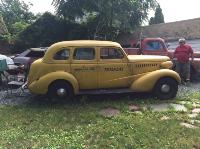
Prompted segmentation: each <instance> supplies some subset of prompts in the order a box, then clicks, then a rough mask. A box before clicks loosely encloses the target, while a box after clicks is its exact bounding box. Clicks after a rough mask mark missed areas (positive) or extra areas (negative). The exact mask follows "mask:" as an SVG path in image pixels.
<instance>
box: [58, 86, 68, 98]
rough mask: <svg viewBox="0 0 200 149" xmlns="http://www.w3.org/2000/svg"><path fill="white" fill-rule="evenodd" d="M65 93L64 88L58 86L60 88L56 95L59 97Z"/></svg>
mask: <svg viewBox="0 0 200 149" xmlns="http://www.w3.org/2000/svg"><path fill="white" fill-rule="evenodd" d="M66 94H67V92H66V90H65V89H64V88H60V89H58V90H57V95H58V96H59V97H64V96H66Z"/></svg>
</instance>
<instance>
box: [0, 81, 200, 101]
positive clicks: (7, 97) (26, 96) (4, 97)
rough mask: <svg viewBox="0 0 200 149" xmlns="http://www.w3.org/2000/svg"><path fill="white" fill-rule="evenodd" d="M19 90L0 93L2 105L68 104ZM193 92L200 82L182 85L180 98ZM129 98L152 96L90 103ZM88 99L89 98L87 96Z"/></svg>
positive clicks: (138, 95)
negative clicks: (19, 91) (18, 91)
mask: <svg viewBox="0 0 200 149" xmlns="http://www.w3.org/2000/svg"><path fill="white" fill-rule="evenodd" d="M16 91H17V90H15V91H14V92H13V94H11V93H8V92H6V91H0V105H41V104H52V103H55V102H62V104H63V102H64V103H66V104H67V102H68V101H49V99H48V98H47V97H46V96H36V95H32V94H30V93H29V91H28V90H25V92H24V93H23V94H22V95H19V93H16ZM191 91H193V92H194V91H200V82H199V83H191V84H190V85H189V86H184V85H180V86H179V91H178V96H180V95H181V96H185V95H187V94H188V92H191ZM119 96H120V97H127V96H131V97H133V98H136V99H138V98H139V99H141V98H142V99H148V98H151V94H144V93H132V94H131V95H130V94H114V95H113V94H112V95H110V94H108V95H100V96H99V95H96V96H94V95H93V96H92V98H91V100H90V97H89V101H91V102H95V101H96V100H97V101H98V98H100V99H102V97H103V98H105V100H106V99H111V100H112V99H113V100H115V99H116V98H118V97H119ZM84 98H85V97H83V96H77V97H75V100H76V99H77V101H78V102H81V100H83V99H84ZM87 98H88V96H87Z"/></svg>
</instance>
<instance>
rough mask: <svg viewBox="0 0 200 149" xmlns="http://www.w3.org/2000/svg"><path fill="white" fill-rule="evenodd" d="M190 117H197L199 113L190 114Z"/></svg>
mask: <svg viewBox="0 0 200 149" xmlns="http://www.w3.org/2000/svg"><path fill="white" fill-rule="evenodd" d="M188 116H189V118H196V117H197V116H198V114H197V113H192V114H188Z"/></svg>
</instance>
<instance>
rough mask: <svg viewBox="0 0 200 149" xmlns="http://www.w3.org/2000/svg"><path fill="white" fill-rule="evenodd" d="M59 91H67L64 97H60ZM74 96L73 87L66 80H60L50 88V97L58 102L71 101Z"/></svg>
mask: <svg viewBox="0 0 200 149" xmlns="http://www.w3.org/2000/svg"><path fill="white" fill-rule="evenodd" d="M59 90H63V91H65V93H64V94H63V95H61V94H60V95H59V93H58V92H59ZM73 96H74V91H73V88H72V85H71V84H70V83H69V82H67V81H65V80H58V81H55V82H53V83H52V84H51V85H50V86H49V88H48V97H49V98H50V99H56V100H64V99H67V100H70V99H72V98H73Z"/></svg>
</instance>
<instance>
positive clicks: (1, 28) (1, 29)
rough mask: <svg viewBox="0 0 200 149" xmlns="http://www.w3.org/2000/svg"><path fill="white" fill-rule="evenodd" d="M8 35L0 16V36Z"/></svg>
mask: <svg viewBox="0 0 200 149" xmlns="http://www.w3.org/2000/svg"><path fill="white" fill-rule="evenodd" d="M4 34H8V30H7V27H6V24H5V22H4V20H3V17H2V16H1V15H0V35H4Z"/></svg>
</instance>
